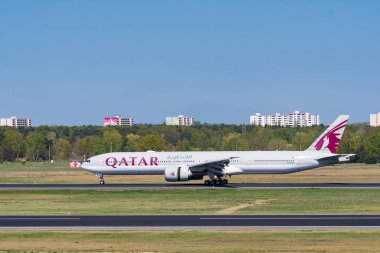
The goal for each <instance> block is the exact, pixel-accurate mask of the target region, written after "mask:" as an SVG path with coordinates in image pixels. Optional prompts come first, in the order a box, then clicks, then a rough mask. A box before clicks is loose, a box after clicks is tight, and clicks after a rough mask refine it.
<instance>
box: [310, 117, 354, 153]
mask: <svg viewBox="0 0 380 253" xmlns="http://www.w3.org/2000/svg"><path fill="white" fill-rule="evenodd" d="M348 119H349V116H348V115H340V116H339V117H338V118H337V119H336V120H335V121H334V123H332V124H331V125H330V126H329V127H328V128H327V129H326V130H325V131H324V132H323V134H321V135H320V136H319V137H318V138H317V139H316V140H315V142H314V143H313V144H311V146H310V147H309V148H308V149H307V150H308V151H319V152H327V153H332V154H336V151H337V150H338V147H339V143H340V140H341V139H342V135H343V132H344V129H345V128H346V125H347V122H348Z"/></svg>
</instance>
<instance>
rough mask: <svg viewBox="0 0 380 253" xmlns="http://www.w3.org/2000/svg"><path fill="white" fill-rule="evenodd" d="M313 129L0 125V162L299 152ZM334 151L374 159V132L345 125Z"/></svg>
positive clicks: (379, 141) (378, 140) (379, 142)
mask: <svg viewBox="0 0 380 253" xmlns="http://www.w3.org/2000/svg"><path fill="white" fill-rule="evenodd" d="M325 128H326V126H323V125H321V126H315V127H303V128H301V127H297V128H290V127H287V128H283V127H270V126H266V127H260V126H247V125H223V124H222V125H206V124H205V125H197V126H191V127H176V126H166V125H135V126H132V127H101V126H75V127H68V126H39V127H30V128H17V129H15V128H11V127H0V162H4V161H17V160H28V161H47V160H69V159H77V160H82V159H83V158H85V157H90V156H93V155H97V154H101V153H106V152H116V151H127V152H129V151H147V150H155V151H213V150H214V151H220V150H230V151H234V150H237V151H244V150H304V149H306V148H308V147H309V146H310V145H311V143H312V142H313V141H314V140H315V139H316V138H317V137H318V136H319V135H320V134H321V133H322V132H323V131H324V129H325ZM338 152H339V153H347V154H348V153H355V154H357V155H358V159H357V161H358V162H376V161H380V128H379V127H377V128H373V127H370V126H368V125H365V124H352V125H348V126H347V128H346V131H345V133H344V137H343V139H342V142H341V145H340V147H339V150H338Z"/></svg>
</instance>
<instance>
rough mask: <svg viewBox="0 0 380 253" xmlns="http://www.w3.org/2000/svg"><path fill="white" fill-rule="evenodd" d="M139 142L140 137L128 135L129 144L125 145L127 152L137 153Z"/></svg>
mask: <svg viewBox="0 0 380 253" xmlns="http://www.w3.org/2000/svg"><path fill="white" fill-rule="evenodd" d="M139 140H140V135H138V134H128V135H127V143H126V145H125V151H127V152H134V151H137V149H138V143H139Z"/></svg>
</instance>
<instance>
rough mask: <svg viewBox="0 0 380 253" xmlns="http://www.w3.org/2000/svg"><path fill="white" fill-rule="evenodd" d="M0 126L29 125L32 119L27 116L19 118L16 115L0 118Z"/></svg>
mask: <svg viewBox="0 0 380 253" xmlns="http://www.w3.org/2000/svg"><path fill="white" fill-rule="evenodd" d="M0 126H11V127H16V128H17V127H31V126H32V120H31V119H29V118H26V119H19V118H16V117H14V116H13V117H10V118H0Z"/></svg>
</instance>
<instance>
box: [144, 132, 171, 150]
mask: <svg viewBox="0 0 380 253" xmlns="http://www.w3.org/2000/svg"><path fill="white" fill-rule="evenodd" d="M164 148H165V142H164V139H162V137H161V136H160V135H158V134H148V135H145V136H144V137H143V138H142V140H141V141H140V142H139V149H140V150H141V151H147V150H155V151H162V150H164Z"/></svg>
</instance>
